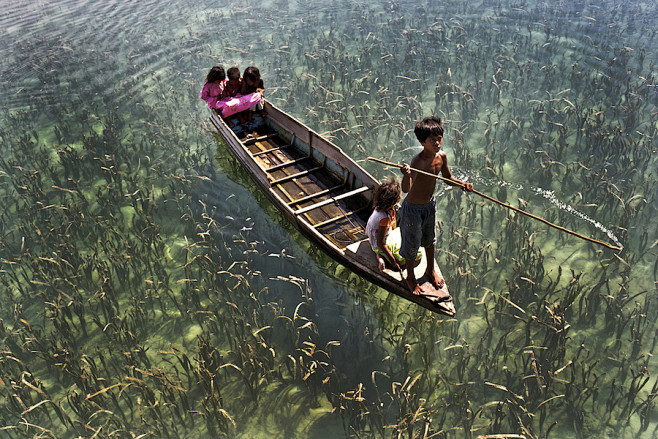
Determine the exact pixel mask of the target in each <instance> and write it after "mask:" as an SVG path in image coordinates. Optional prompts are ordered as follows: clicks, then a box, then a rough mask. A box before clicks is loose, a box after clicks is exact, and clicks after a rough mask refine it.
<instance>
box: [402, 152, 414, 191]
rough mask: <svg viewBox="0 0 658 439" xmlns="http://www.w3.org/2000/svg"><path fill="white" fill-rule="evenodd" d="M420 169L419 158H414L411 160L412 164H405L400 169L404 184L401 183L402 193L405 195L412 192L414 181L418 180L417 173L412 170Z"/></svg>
mask: <svg viewBox="0 0 658 439" xmlns="http://www.w3.org/2000/svg"><path fill="white" fill-rule="evenodd" d="M416 167H418V156H415V157H414V158H412V159H411V164H410V165H408V164H406V163H405V164H404V165H403V166H402V167H401V168H400V172H402V182H401V183H400V189H402V192H404V193H405V194H406V193H407V192H409V191H410V190H411V186H413V184H414V179H415V178H416V174H417V173H416V172H414V171H412V170H411V168H416Z"/></svg>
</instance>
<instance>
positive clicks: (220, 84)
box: [200, 65, 226, 110]
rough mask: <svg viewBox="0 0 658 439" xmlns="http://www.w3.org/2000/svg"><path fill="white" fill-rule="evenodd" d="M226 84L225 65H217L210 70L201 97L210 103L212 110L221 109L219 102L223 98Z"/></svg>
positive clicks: (209, 106)
mask: <svg viewBox="0 0 658 439" xmlns="http://www.w3.org/2000/svg"><path fill="white" fill-rule="evenodd" d="M225 86H226V73H225V72H224V67H222V66H220V65H216V66H215V67H213V68H212V69H210V71H209V72H208V75H207V76H206V82H205V83H204V84H203V88H202V89H201V96H200V97H201V99H203V100H204V101H206V102H207V103H208V108H210V109H211V110H218V109H221V104H218V103H217V102H218V101H219V100H220V99H221V98H222V95H223V93H224V87H225Z"/></svg>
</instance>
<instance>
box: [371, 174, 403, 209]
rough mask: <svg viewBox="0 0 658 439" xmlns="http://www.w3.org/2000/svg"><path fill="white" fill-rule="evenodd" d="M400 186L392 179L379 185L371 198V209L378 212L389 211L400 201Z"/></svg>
mask: <svg viewBox="0 0 658 439" xmlns="http://www.w3.org/2000/svg"><path fill="white" fill-rule="evenodd" d="M401 194H402V191H401V190H400V184H399V183H398V182H397V181H395V179H394V178H390V179H389V180H388V181H386V182H385V183H382V184H380V185H379V186H378V187H377V189H375V192H374V193H373V196H372V203H373V205H374V206H373V207H374V208H375V209H377V210H378V211H380V212H386V211H388V210H391V209H392V208H393V207H394V206H395V205H396V204H397V203H398V201H400V195H401Z"/></svg>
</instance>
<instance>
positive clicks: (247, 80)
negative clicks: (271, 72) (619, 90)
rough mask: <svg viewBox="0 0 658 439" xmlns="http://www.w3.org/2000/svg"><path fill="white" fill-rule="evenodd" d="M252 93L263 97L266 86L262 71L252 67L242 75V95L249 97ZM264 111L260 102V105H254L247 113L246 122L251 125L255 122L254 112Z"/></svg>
mask: <svg viewBox="0 0 658 439" xmlns="http://www.w3.org/2000/svg"><path fill="white" fill-rule="evenodd" d="M251 93H260V95H261V96H263V93H265V85H264V84H263V80H262V79H261V77H260V70H258V67H254V66H250V67H247V68H246V69H245V71H244V73H243V74H242V94H243V95H248V94H251ZM262 109H263V102H262V101H261V102H259V103H258V105H254V106H253V107H251V108H250V109H249V110H246V111H245V117H244V119H245V121H246V122H247V123H251V121H252V120H253V112H254V111H259V110H262Z"/></svg>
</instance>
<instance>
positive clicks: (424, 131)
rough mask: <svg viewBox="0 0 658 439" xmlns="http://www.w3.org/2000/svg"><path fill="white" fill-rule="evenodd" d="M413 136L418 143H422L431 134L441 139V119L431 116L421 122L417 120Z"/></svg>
mask: <svg viewBox="0 0 658 439" xmlns="http://www.w3.org/2000/svg"><path fill="white" fill-rule="evenodd" d="M414 134H415V135H416V139H418V141H419V142H420V143H423V142H424V141H425V140H427V138H428V137H429V136H431V135H432V134H434V135H436V136H439V137H443V125H442V124H441V118H440V117H439V116H437V115H435V114H433V115H432V116H429V117H426V118H425V119H423V120H419V121H418V122H417V123H416V128H414Z"/></svg>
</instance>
